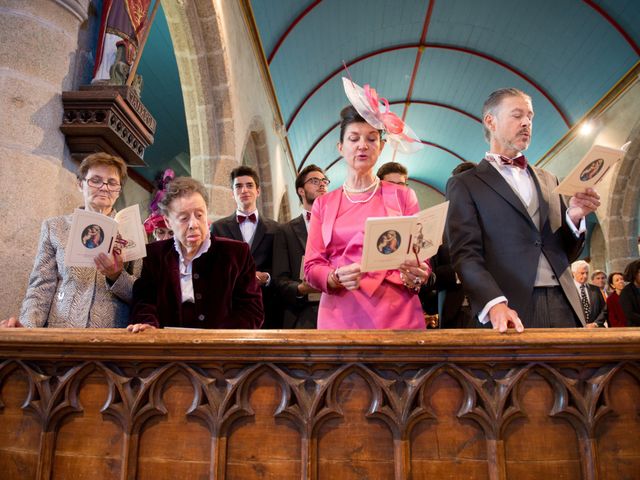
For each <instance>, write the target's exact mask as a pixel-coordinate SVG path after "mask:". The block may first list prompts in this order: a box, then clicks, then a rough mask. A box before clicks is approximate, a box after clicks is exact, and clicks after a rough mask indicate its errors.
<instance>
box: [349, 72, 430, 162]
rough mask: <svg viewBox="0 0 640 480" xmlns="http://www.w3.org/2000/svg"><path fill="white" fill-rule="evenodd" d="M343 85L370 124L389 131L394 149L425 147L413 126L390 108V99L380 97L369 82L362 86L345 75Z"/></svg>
mask: <svg viewBox="0 0 640 480" xmlns="http://www.w3.org/2000/svg"><path fill="white" fill-rule="evenodd" d="M347 73H348V70H347ZM342 85H343V87H344V93H346V95H347V98H348V99H349V102H351V105H353V107H354V108H355V109H356V110H357V111H358V113H359V114H360V116H361V117H362V118H364V119H365V120H366V121H367V123H368V124H369V125H371V126H372V127H373V128H377V129H378V130H384V131H385V132H386V133H387V142H388V143H389V144H390V145H391V147H392V148H393V149H395V150H397V151H398V152H400V153H415V152H417V151H418V150H421V149H422V148H424V145H423V144H422V142H421V141H420V140H419V139H418V136H417V135H416V134H415V132H414V131H413V130H412V129H411V127H409V125H407V124H406V123H405V122H404V121H403V120H402V119H401V118H400V117H398V115H396V114H395V113H393V112H392V111H391V110H390V108H389V101H388V100H387V99H386V98H384V97H379V96H378V92H376V90H375V88H371V86H369V85H368V84H367V85H365V86H364V88H362V87H361V86H360V85H358V84H357V83H355V82H354V81H353V80H351V79H350V78H345V77H342ZM381 103H382V109H381V108H380V104H381Z"/></svg>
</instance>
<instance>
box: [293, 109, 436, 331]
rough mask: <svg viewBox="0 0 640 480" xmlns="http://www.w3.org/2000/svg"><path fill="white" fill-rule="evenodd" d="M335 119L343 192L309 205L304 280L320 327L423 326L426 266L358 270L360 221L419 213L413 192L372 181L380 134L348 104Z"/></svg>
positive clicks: (408, 264)
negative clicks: (314, 298) (316, 295)
mask: <svg viewBox="0 0 640 480" xmlns="http://www.w3.org/2000/svg"><path fill="white" fill-rule="evenodd" d="M341 119H342V121H341V125H340V142H339V143H338V150H339V152H340V154H341V155H342V156H343V157H344V160H345V162H346V164H347V177H346V180H345V183H344V185H343V186H342V188H340V189H337V190H334V191H333V192H331V193H327V194H326V195H323V196H321V197H319V198H317V199H316V201H315V202H314V204H313V210H312V212H311V223H310V227H309V237H308V240H307V249H306V252H305V266H304V271H305V277H306V279H307V281H308V282H309V283H310V284H311V285H312V286H313V287H315V288H317V289H319V290H321V291H322V296H321V299H320V307H319V312H318V329H424V328H425V321H424V316H423V314H422V308H421V306H420V300H419V299H418V296H417V292H418V291H419V290H420V287H421V286H422V285H423V284H424V283H425V282H426V281H427V280H428V279H429V276H430V275H431V269H430V268H429V266H428V265H427V264H426V263H425V262H420V264H418V262H417V261H416V260H415V259H414V260H411V261H407V262H405V263H403V264H402V266H401V267H400V269H399V270H386V271H384V270H383V271H377V272H367V273H362V272H361V271H360V261H361V258H362V248H363V239H364V225H365V220H366V219H367V218H368V217H385V216H398V215H413V214H415V213H417V212H418V210H419V206H418V200H417V198H416V195H415V192H414V191H413V190H411V189H410V188H406V187H401V186H398V185H395V184H392V183H388V182H384V181H380V180H379V179H378V178H377V177H376V175H375V173H374V170H373V169H374V166H375V164H376V161H377V160H378V156H379V155H380V152H381V151H382V148H383V147H384V141H383V140H382V138H381V134H382V132H381V131H380V130H378V129H376V128H375V127H373V126H371V125H370V124H369V123H367V122H366V121H365V119H364V118H363V117H362V116H361V115H360V114H359V113H358V111H356V109H355V108H354V107H351V106H350V107H347V108H345V109H344V110H342V112H341Z"/></svg>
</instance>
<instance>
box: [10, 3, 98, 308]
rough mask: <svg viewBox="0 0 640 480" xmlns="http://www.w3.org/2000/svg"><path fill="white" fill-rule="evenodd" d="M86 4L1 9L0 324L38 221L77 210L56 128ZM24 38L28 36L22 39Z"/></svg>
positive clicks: (23, 276) (14, 300)
mask: <svg viewBox="0 0 640 480" xmlns="http://www.w3.org/2000/svg"><path fill="white" fill-rule="evenodd" d="M88 5H89V0H75V1H74V0H66V1H63V0H57V1H49V0H47V1H24V0H13V1H11V0H4V1H3V2H2V6H0V45H2V48H1V49H0V111H1V112H2V114H1V120H0V191H2V201H1V202H0V218H2V227H1V228H0V265H1V266H2V269H1V273H0V318H6V317H7V316H9V315H15V314H17V313H18V311H19V308H20V304H21V302H22V297H23V295H24V291H25V289H26V285H27V279H28V275H29V272H30V271H31V267H32V265H33V258H34V254H35V252H36V247H37V243H38V236H39V231H40V224H41V222H42V220H43V219H44V218H47V217H51V216H55V215H60V214H63V213H67V212H70V211H71V210H72V209H73V208H74V207H75V206H77V205H79V204H81V196H80V193H79V191H78V189H77V187H76V183H75V175H74V174H73V173H72V171H73V170H75V166H74V165H73V164H72V163H71V160H70V157H69V154H68V151H67V150H66V147H65V142H64V136H63V135H62V133H60V130H59V128H58V127H59V125H60V123H61V120H62V102H61V92H62V91H63V90H70V89H72V88H73V87H75V84H74V81H75V77H76V72H77V66H76V58H77V56H76V52H77V50H78V38H79V36H80V35H81V30H82V29H83V28H86V25H87V22H86V20H87V15H86V12H87V10H88ZM27 32H28V33H27Z"/></svg>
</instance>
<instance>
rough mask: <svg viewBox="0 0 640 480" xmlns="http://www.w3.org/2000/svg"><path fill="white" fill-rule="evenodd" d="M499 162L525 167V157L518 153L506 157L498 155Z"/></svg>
mask: <svg viewBox="0 0 640 480" xmlns="http://www.w3.org/2000/svg"><path fill="white" fill-rule="evenodd" d="M500 163H501V164H502V165H511V166H514V167H518V168H521V169H523V170H524V169H525V168H527V159H526V158H525V156H524V155H519V156H517V157H516V158H507V157H503V156H502V155H500Z"/></svg>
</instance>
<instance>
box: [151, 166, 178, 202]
mask: <svg viewBox="0 0 640 480" xmlns="http://www.w3.org/2000/svg"><path fill="white" fill-rule="evenodd" d="M175 177H176V174H175V172H174V171H173V170H171V169H170V168H167V169H166V170H165V171H164V173H163V174H162V179H160V180H159V181H158V191H157V192H156V194H155V195H154V197H153V200H151V203H150V204H149V210H151V212H152V213H155V212H158V204H159V203H160V201H161V200H162V199H163V198H164V194H165V190H166V189H167V185H168V184H169V182H170V181H171V180H173V179H174V178H175Z"/></svg>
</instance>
